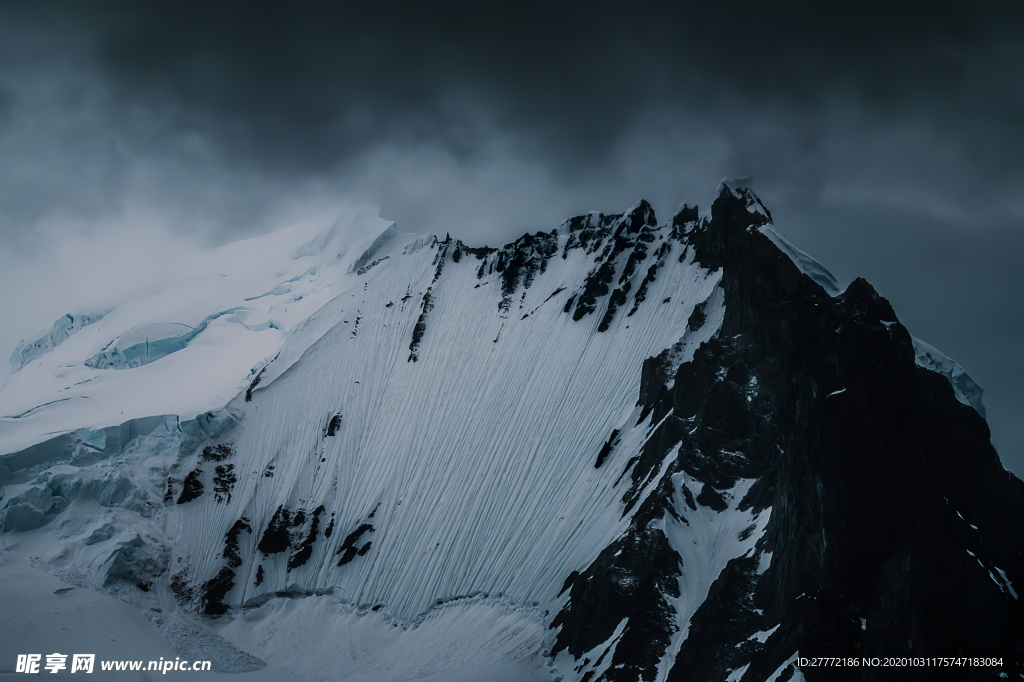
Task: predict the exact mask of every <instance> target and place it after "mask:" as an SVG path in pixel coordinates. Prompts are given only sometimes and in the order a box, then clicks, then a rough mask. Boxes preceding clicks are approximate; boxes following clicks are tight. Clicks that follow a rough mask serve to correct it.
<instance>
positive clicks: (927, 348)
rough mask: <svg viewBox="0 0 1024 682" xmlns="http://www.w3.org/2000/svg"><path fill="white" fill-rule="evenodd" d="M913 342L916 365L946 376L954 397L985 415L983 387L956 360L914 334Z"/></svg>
mask: <svg viewBox="0 0 1024 682" xmlns="http://www.w3.org/2000/svg"><path fill="white" fill-rule="evenodd" d="M910 338H911V339H912V340H913V342H914V360H915V362H916V363H917V365H918V366H920V367H924V368H925V369H929V370H931V371H933V372H938V373H939V374H941V375H943V376H944V377H946V379H948V380H949V383H950V384H951V385H952V386H953V392H954V393H955V394H956V399H957V400H959V401H960V402H961V403H963V404H964V405H967V406H969V407H973V408H974V409H975V411H977V413H978V414H980V415H981V416H982V417H984V416H985V405H984V404H982V402H981V396H982V394H983V393H984V389H982V388H981V386H979V385H978V384H977V383H975V381H974V379H972V378H971V377H970V376H969V375H968V374H967V372H965V371H964V368H963V367H961V366H960V363H958V362H957V361H956V360H953V359H952V358H950V357H949V356H947V355H945V354H944V353H943V352H942V351H940V350H938V349H937V348H935V347H934V346H931V345H929V344H927V343H925V342H924V341H922V340H921V339H919V338H917V337H916V336H913V335H912V336H911V337H910Z"/></svg>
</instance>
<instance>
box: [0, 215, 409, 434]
mask: <svg viewBox="0 0 1024 682" xmlns="http://www.w3.org/2000/svg"><path fill="white" fill-rule="evenodd" d="M391 228H392V223H390V222H388V221H385V220H382V219H380V218H379V217H378V215H377V211H376V209H372V208H369V207H359V208H355V209H352V210H350V211H348V212H346V213H343V214H342V215H340V216H338V217H330V218H320V219H316V220H312V221H309V222H307V223H303V224H300V225H296V226H294V227H291V228H288V229H285V230H281V231H278V232H274V233H271V234H268V235H264V236H261V237H256V238H253V239H249V240H246V241H243V242H238V243H235V244H229V245H227V246H224V247H221V248H218V249H213V250H211V251H208V252H206V253H204V254H202V255H200V256H198V257H195V258H194V259H193V260H190V261H188V262H185V263H181V264H180V267H179V268H178V270H179V275H178V276H177V277H176V278H174V279H172V280H170V281H164V282H157V283H154V284H152V285H150V286H148V287H146V288H143V289H141V290H139V291H136V292H129V293H126V295H125V297H124V299H123V300H121V301H115V302H106V303H105V304H104V305H100V306H97V308H99V309H108V308H109V310H108V312H107V313H106V314H105V315H104V316H103V317H102V318H101V319H99V320H96V321H92V322H91V323H89V324H87V326H85V325H84V324H83V325H82V326H80V327H77V328H74V329H73V331H74V332H75V333H74V334H73V335H69V334H68V333H67V330H64V329H63V326H61V321H62V320H67V319H68V318H67V317H65V318H61V320H58V321H57V322H56V323H54V331H53V332H52V333H51V334H50V337H54V338H53V339H50V341H48V342H45V343H44V344H43V345H44V346H46V348H45V349H44V350H45V352H40V354H38V355H36V356H34V357H32V358H31V359H29V360H28V361H27V362H26V363H25V364H24V365H23V366H22V367H20V369H18V370H17V371H15V372H14V373H13V374H12V375H11V376H10V377H8V379H7V380H6V381H5V383H4V386H3V388H2V389H0V454H3V453H10V452H16V451H18V450H21V449H22V448H25V447H27V446H29V445H32V444H35V443H38V442H40V441H41V440H44V439H45V438H46V437H47V436H49V435H53V434H58V433H62V432H65V431H70V430H73V429H79V428H89V429H96V428H99V427H104V426H113V425H115V424H120V423H123V422H125V421H128V420H130V419H135V418H140V417H149V416H153V415H179V416H180V417H181V418H182V419H191V418H193V417H195V416H196V415H197V414H200V413H202V412H205V411H207V410H210V409H216V408H219V407H223V406H224V405H225V404H226V403H227V402H228V401H229V400H231V398H233V397H234V396H235V395H237V394H238V392H239V390H241V389H242V388H244V387H245V386H246V385H247V384H248V382H249V381H250V380H251V379H252V377H251V376H250V374H251V372H252V370H253V368H257V367H258V366H260V365H261V364H262V363H265V362H266V361H268V360H269V359H270V358H272V357H273V356H274V354H275V353H277V351H278V350H279V349H280V348H281V345H282V344H283V343H284V340H285V338H286V336H287V335H288V334H289V333H290V332H291V331H292V330H293V329H294V328H295V326H296V325H298V324H300V323H302V322H304V321H305V320H306V319H307V318H308V317H309V316H310V315H311V314H312V313H314V312H315V311H316V310H318V309H319V308H320V307H322V306H323V305H324V304H325V303H327V301H329V300H330V299H331V298H333V297H334V296H336V295H337V294H338V293H340V292H339V290H338V287H339V284H342V282H340V281H339V280H340V279H343V278H344V276H345V273H346V271H347V269H348V267H349V266H351V265H352V264H353V263H355V262H356V261H357V260H358V259H359V258H360V257H361V256H362V254H363V253H364V252H365V251H366V250H367V248H368V247H369V246H370V245H371V244H372V243H373V241H374V240H376V239H378V238H379V237H381V236H382V235H385V234H394V230H393V229H391ZM389 229H390V230H391V231H390V232H389ZM310 244H312V245H313V246H309V245H310ZM318 248H319V250H318ZM299 254H301V255H299ZM261 295H262V296H261ZM77 317H78V318H81V316H77ZM204 321H207V322H206V326H205V328H204V329H203V331H202V332H200V333H199V334H198V335H196V336H195V337H194V338H192V339H191V340H190V341H189V342H188V343H187V345H184V346H183V347H182V348H181V349H180V350H178V351H177V352H173V353H170V354H169V355H166V356H164V357H162V358H160V361H159V362H152V363H151V364H146V365H145V366H141V367H137V368H135V369H133V370H131V371H111V370H110V369H96V368H93V367H89V366H87V365H86V362H87V361H88V360H89V359H90V358H94V357H96V356H98V355H99V354H100V353H102V352H103V351H108V353H112V352H113V349H114V348H120V349H121V350H124V349H126V348H128V347H130V346H133V345H137V344H140V343H141V344H143V345H145V344H146V343H147V342H149V343H156V342H159V341H161V340H164V339H168V338H172V337H174V336H178V335H180V334H183V333H187V332H188V331H190V330H192V329H194V328H196V327H199V326H200V325H202V324H203V323H204ZM64 326H67V325H64ZM58 327H60V328H58ZM47 338H49V337H47ZM47 343H48V344H49V345H47ZM16 356H19V357H24V349H23V350H22V353H21V354H20V355H19V354H18V353H16ZM13 360H14V358H12V361H13Z"/></svg>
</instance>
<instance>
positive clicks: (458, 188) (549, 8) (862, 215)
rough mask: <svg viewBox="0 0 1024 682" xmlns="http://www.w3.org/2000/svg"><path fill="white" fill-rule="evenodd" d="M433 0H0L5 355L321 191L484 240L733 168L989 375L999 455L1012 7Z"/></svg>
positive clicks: (1011, 316) (838, 270)
mask: <svg viewBox="0 0 1024 682" xmlns="http://www.w3.org/2000/svg"><path fill="white" fill-rule="evenodd" d="M437 4H438V3H424V2H416V3H379V2H375V3H366V2H363V3H349V4H348V6H344V5H342V4H341V3H332V4H331V5H330V6H328V5H327V4H326V3H324V4H318V3H262V2H252V1H247V2H237V3H232V2H217V3H208V2H183V1H181V0H177V1H175V2H147V3H129V2H121V3H103V2H90V3H67V4H59V3H30V2H23V3H17V2H8V3H3V4H2V5H0V286H2V288H3V290H4V291H5V292H7V295H6V296H3V297H0V315H2V317H0V319H2V323H0V346H2V348H3V355H4V356H5V357H6V355H7V354H8V353H9V352H10V351H11V350H12V349H13V347H14V345H15V344H16V343H17V341H18V339H20V338H22V337H23V336H25V335H27V334H31V333H33V332H34V331H36V330H37V328H39V327H41V326H44V325H47V324H49V323H50V322H52V321H53V319H55V318H56V317H57V316H59V315H61V314H63V313H64V312H66V311H67V310H72V309H76V308H79V307H81V306H87V305H88V304H89V303H90V301H92V300H99V299H101V298H105V297H107V296H109V295H110V293H111V292H115V291H117V290H118V289H119V288H122V287H130V286H131V285H132V283H133V282H137V281H139V279H140V278H142V277H145V276H147V275H148V274H151V273H152V272H153V271H154V270H156V269H159V267H160V266H161V264H163V263H166V262H167V261H168V258H167V256H168V255H169V254H187V253H189V252H190V251H192V250H194V249H198V248H203V247H206V246H209V245H213V244H220V243H224V242H228V241H233V240H236V239H239V238H243V237H248V236H252V235H255V234H260V233H263V232H266V231H268V230H270V229H273V228H275V227H281V226H284V225H288V224H292V223H295V222H298V221H300V220H303V219H306V218H309V217H312V216H314V215H318V214H321V213H323V212H325V211H328V210H332V209H334V208H336V207H338V206H340V205H344V204H347V203H352V202H369V203H373V204H376V205H378V206H380V207H381V213H382V215H383V217H385V218H388V219H392V220H395V221H397V222H398V224H399V226H400V227H401V228H402V229H404V230H406V231H410V232H418V233H423V232H437V233H441V234H444V233H445V232H450V233H451V234H452V235H454V236H457V237H459V238H461V239H463V240H464V241H466V242H467V243H471V244H484V243H488V244H499V243H503V242H506V241H510V240H512V239H514V238H515V237H517V236H519V235H520V234H522V233H523V232H525V231H535V230H539V229H544V230H550V229H551V228H553V227H555V226H557V224H558V223H560V222H561V220H562V219H563V218H565V217H567V216H570V215H575V214H579V213H582V212H585V211H588V210H600V211H604V212H617V211H621V210H623V209H625V208H626V207H628V206H629V205H631V204H633V203H634V202H635V201H636V200H637V199H639V198H640V197H645V198H647V199H648V200H650V201H651V202H652V204H653V205H654V207H655V209H656V211H657V212H658V215H659V217H660V219H661V220H666V219H667V218H669V217H670V216H671V214H672V212H673V211H674V210H675V209H676V207H677V206H678V205H679V204H680V203H681V202H683V201H686V202H688V203H690V204H691V205H692V204H694V203H697V204H699V205H700V206H701V207H702V208H706V207H707V206H708V204H709V202H710V200H711V199H712V198H713V196H714V190H715V187H716V185H717V183H718V181H719V180H720V179H721V178H722V177H723V176H746V175H752V176H754V190H755V191H756V192H757V193H758V194H759V195H760V196H761V198H762V199H763V200H764V202H765V203H766V204H767V205H768V206H769V208H770V209H771V210H772V214H773V216H774V218H775V222H776V226H777V228H778V229H779V231H780V232H781V233H782V234H784V235H786V236H787V237H788V238H789V239H790V240H791V241H792V242H794V243H795V244H796V245H798V246H800V247H801V248H802V249H803V250H805V251H807V252H808V253H810V254H811V255H813V256H815V257H816V258H818V259H819V260H820V261H821V262H822V263H823V264H825V265H826V267H828V268H829V269H831V270H832V271H833V273H835V274H836V276H837V277H838V279H840V281H841V283H842V284H846V283H848V282H849V281H851V280H852V279H853V278H854V277H857V276H864V277H866V278H867V279H868V280H869V281H870V282H871V283H872V284H874V286H875V287H876V288H877V289H878V290H879V291H880V292H881V293H882V295H884V296H886V297H887V298H889V299H890V300H891V301H892V303H893V305H894V307H895V309H896V311H897V314H898V315H899V316H900V319H901V320H902V321H903V322H904V324H906V325H907V326H908V327H909V328H910V330H911V332H912V333H914V334H915V335H917V336H919V337H921V338H923V339H925V340H927V341H928V342H930V343H931V344H932V345H934V346H936V347H937V348H939V349H941V350H943V351H944V352H946V353H947V354H949V355H951V356H952V357H954V358H955V359H957V360H958V361H959V362H960V363H961V364H962V365H963V366H964V367H965V368H966V369H967V371H968V372H969V373H970V374H971V375H972V376H973V377H974V378H975V379H976V380H977V381H978V382H979V383H980V384H981V385H982V386H983V387H984V388H985V389H986V393H985V403H986V405H987V407H988V413H989V423H990V425H991V427H992V431H993V440H994V442H995V444H996V447H997V449H998V450H999V452H1000V455H1001V457H1002V459H1003V461H1004V464H1005V465H1006V466H1007V467H1008V468H1010V469H1011V470H1014V471H1015V472H1016V473H1017V474H1018V475H1021V476H1024V393H1022V391H1021V390H1020V387H1021V385H1022V384H1024V302H1022V298H1024V275H1022V269H1021V263H1022V260H1024V33H1022V29H1021V27H1022V26H1024V5H1022V4H1021V3H1020V2H1013V3H1011V2H1006V3H1000V2H986V3H962V6H961V7H960V8H959V9H956V8H949V7H946V6H945V5H948V4H951V3H934V2H930V3H918V2H902V3H892V2H886V3H873V2H857V3H848V5H849V6H848V8H846V9H838V8H835V7H831V6H830V5H831V4H834V3H812V2H799V3H790V4H787V5H785V6H780V5H779V3H765V2H736V1H732V2H729V3H716V2H707V1H704V2H701V3H674V4H673V5H672V6H671V8H667V7H664V6H660V5H655V4H650V3H638V2H632V3H616V4H612V3H601V2H590V3H564V4H553V3H550V2H538V3H528V2H515V3H509V4H508V5H507V6H506V8H505V9H503V10H502V9H495V8H494V7H493V6H492V3H479V2H474V3H443V4H444V7H442V8H439V7H436V6H435V5H437ZM981 6H983V8H981V9H980V8H979V7H981ZM0 374H2V373H0Z"/></svg>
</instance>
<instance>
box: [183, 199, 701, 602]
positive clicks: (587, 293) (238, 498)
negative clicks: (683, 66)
mask: <svg viewBox="0 0 1024 682" xmlns="http://www.w3.org/2000/svg"><path fill="white" fill-rule="evenodd" d="M645 211H649V207H646V206H644V207H640V206H638V207H635V208H634V210H633V211H631V212H629V213H627V214H626V215H624V216H622V217H619V216H615V217H613V219H610V220H609V219H606V218H605V217H603V216H599V215H594V216H587V217H585V218H584V219H583V220H582V221H580V222H579V223H578V224H566V225H563V226H562V228H560V229H559V230H558V231H556V232H554V233H551V234H539V235H533V236H530V237H528V238H525V239H524V240H521V241H520V242H517V243H516V244H514V245H510V246H509V247H506V249H503V250H501V251H496V252H490V253H487V252H483V251H477V252H473V251H471V250H469V249H466V248H465V247H464V246H463V245H461V244H459V243H458V242H434V241H430V242H428V241H424V240H422V239H420V238H416V237H411V236H410V237H403V238H402V239H396V240H394V242H393V245H392V246H391V247H390V248H389V249H385V250H382V251H381V252H379V253H378V254H377V255H376V256H375V257H374V259H373V260H372V261H371V263H372V262H374V261H376V262H377V264H376V265H374V266H373V267H372V268H370V269H369V270H366V271H364V272H363V274H359V271H358V270H357V271H356V273H354V275H352V276H351V280H350V284H348V286H347V288H345V289H344V290H343V291H342V292H341V293H340V295H338V296H337V297H336V298H335V299H333V300H332V301H331V302H330V303H328V304H327V305H326V306H324V307H323V308H322V309H321V310H319V311H318V312H317V314H315V315H314V316H313V317H311V318H310V320H309V321H308V322H307V323H306V324H305V325H303V326H302V327H301V328H299V329H297V330H296V332H295V333H294V334H293V335H292V337H291V338H290V339H289V340H288V342H287V343H286V344H285V346H284V348H283V349H282V352H281V355H280V356H279V357H278V359H277V360H275V361H274V362H273V363H271V364H270V365H269V366H268V367H267V371H266V373H265V374H264V375H263V376H262V378H261V381H260V383H259V385H258V386H257V387H255V389H254V390H253V391H252V393H251V402H248V403H246V402H244V401H241V400H240V401H237V402H236V403H233V404H232V409H237V410H238V411H239V412H240V414H241V415H242V416H241V420H240V425H239V427H238V428H237V429H236V430H235V431H233V432H231V433H229V434H225V435H224V436H223V440H225V441H227V440H230V441H231V443H232V448H233V451H234V454H232V455H231V456H230V457H227V458H225V459H224V461H223V463H214V462H210V463H207V462H204V461H202V456H200V457H199V458H198V459H197V460H195V462H194V464H193V463H192V462H189V463H187V464H184V465H183V468H182V469H181V473H180V474H178V475H179V476H184V474H187V473H188V474H189V475H191V474H190V473H189V472H190V471H192V472H196V473H195V476H194V477H193V479H192V480H193V481H194V482H196V483H201V484H202V486H203V489H204V490H205V491H206V493H205V494H203V495H201V496H199V497H198V498H196V499H195V500H194V501H191V502H189V503H188V504H184V505H180V506H179V508H178V509H176V510H175V515H176V516H179V517H180V521H176V522H178V523H180V527H181V536H180V540H179V542H178V546H179V547H180V550H179V553H180V554H179V555H180V556H181V559H182V563H181V566H183V567H187V569H188V571H189V575H191V576H192V578H193V580H197V579H198V580H199V581H200V582H202V581H204V580H208V579H209V578H211V577H213V576H215V575H218V574H219V572H220V571H221V570H222V567H223V566H224V565H225V562H224V558H223V557H222V548H223V546H224V538H225V534H226V533H227V532H228V530H229V529H230V528H231V527H232V525H233V524H234V523H236V521H237V520H239V519H241V518H243V517H244V518H245V519H247V520H248V521H247V524H248V526H249V527H250V528H251V532H245V533H243V534H242V536H241V538H240V540H239V542H240V545H239V551H240V556H243V557H246V559H245V560H243V561H242V563H241V565H239V566H237V567H233V570H234V575H233V577H232V578H231V586H230V589H229V591H228V592H225V593H224V594H223V595H222V596H221V598H222V599H223V600H224V601H225V602H226V603H235V604H238V603H245V602H247V601H248V600H250V599H253V598H257V597H259V596H260V595H264V594H267V593H272V592H275V591H281V590H284V589H286V588H287V589H294V588H295V587H298V588H300V589H301V590H304V591H307V592H314V591H316V590H318V589H320V590H322V589H326V588H328V587H330V588H332V589H333V594H334V595H335V596H336V597H342V598H343V599H345V600H346V601H349V602H351V603H354V604H370V605H381V607H382V608H384V609H386V611H387V613H388V614H390V615H391V616H392V617H395V618H398V619H402V620H405V621H409V620H412V619H414V618H416V617H417V616H418V615H419V614H422V613H424V612H426V611H427V610H428V609H430V608H431V607H433V606H435V605H436V604H438V603H439V602H447V601H449V600H453V599H459V598H463V597H466V596H468V595H477V594H484V595H489V596H490V597H492V598H495V599H501V600H504V601H507V602H509V603H512V604H521V605H535V606H537V607H538V608H540V609H541V610H546V609H549V608H551V607H552V606H553V604H554V601H555V599H556V597H557V593H558V591H559V589H560V587H561V586H562V583H563V582H564V580H565V576H566V575H567V574H568V573H569V572H570V571H572V570H575V569H578V568H580V567H581V566H583V565H585V564H586V562H587V561H588V560H589V559H590V558H592V557H593V556H594V555H595V554H596V552H598V551H599V550H600V548H601V547H603V546H604V545H605V544H607V543H608V542H609V541H610V540H611V539H612V538H613V537H614V536H615V535H616V534H617V533H618V532H620V531H621V530H622V529H623V528H624V522H623V521H622V520H621V517H622V512H621V508H620V506H619V504H618V498H619V497H621V495H622V494H623V492H624V490H622V489H620V488H618V487H617V485H616V484H617V482H618V479H619V478H620V474H621V473H622V468H623V467H624V466H625V465H626V463H627V462H628V461H629V459H630V457H631V456H632V455H633V454H634V453H635V451H636V449H638V448H639V447H640V445H641V444H642V439H643V433H644V425H641V426H640V427H638V428H637V429H635V430H634V429H633V426H634V425H635V424H637V422H638V421H642V420H640V419H639V412H638V408H637V407H636V397H637V396H636V387H637V386H638V384H639V381H640V373H641V369H642V359H643V358H646V357H648V356H650V355H654V354H657V353H658V352H660V351H662V350H663V349H665V348H667V347H670V346H672V345H673V343H675V342H676V341H678V340H679V338H680V336H681V334H682V331H683V330H685V329H686V324H687V321H688V320H689V318H690V316H691V314H692V313H693V311H694V309H695V307H696V306H697V305H698V304H700V303H702V302H704V301H706V300H708V299H709V298H710V297H711V296H712V294H713V292H714V290H715V285H716V283H717V281H718V278H717V276H716V275H712V274H710V273H708V272H706V271H705V270H703V269H702V268H700V267H698V266H696V265H694V264H692V262H691V261H690V260H689V258H688V257H687V255H686V254H684V249H683V247H682V245H681V244H680V243H678V242H677V241H674V240H672V239H671V238H670V236H669V230H667V229H658V228H655V227H654V226H653V225H650V224H648V223H649V222H653V220H652V216H649V215H647V214H645ZM645 254H646V255H645ZM384 256H387V259H386V260H385V259H384ZM680 259H681V261H680ZM641 262H643V264H644V266H645V267H643V268H640V267H637V266H638V265H639V264H640V263H641ZM669 263H671V265H672V266H673V267H667V266H666V265H667V264H669ZM659 264H660V265H659ZM652 268H653V269H654V272H653V273H652V272H651V269H652ZM645 282H646V286H645V294H646V296H645V300H643V301H639V302H637V301H636V300H635V299H634V300H624V301H620V300H619V298H620V297H618V296H617V295H616V293H615V292H622V291H629V290H637V289H639V288H640V286H641V285H642V284H643V283H645ZM612 289H614V290H615V291H614V292H612ZM609 292H611V293H609ZM621 298H622V299H625V298H626V297H625V295H621ZM617 301H619V302H618V304H617V305H618V309H617V310H616V309H615V306H616V302H617ZM634 303H636V306H635V309H631V308H630V306H632V305H633V304H634ZM610 309H611V311H612V312H611V313H609V310H610ZM567 311H568V312H567ZM574 318H576V319H574ZM713 331H714V330H713V329H707V330H706V332H705V338H706V337H707V336H708V335H710V334H711V333H713ZM648 426H649V425H648ZM614 430H618V431H619V432H620V433H622V434H623V436H622V440H623V446H622V447H617V448H615V450H614V451H613V453H612V454H611V456H610V457H609V459H608V461H607V463H606V465H605V466H603V467H602V468H600V469H598V468H596V467H595V463H596V461H597V459H598V456H599V453H600V452H601V450H602V445H603V444H604V443H605V441H607V440H608V439H609V437H610V436H611V434H612V431H614ZM224 467H233V468H232V472H233V473H232V475H233V477H234V481H233V482H232V483H231V490H230V494H225V495H220V496H218V495H215V494H211V488H212V489H213V490H216V489H217V486H218V485H219V484H218V483H217V482H216V479H217V476H218V474H217V471H218V470H223V468H224ZM178 485H179V484H178V480H176V481H175V483H174V494H175V496H177V495H178V491H179V489H184V488H183V487H184V486H185V485H186V484H185V483H182V484H181V485H182V486H183V487H182V488H179V487H178ZM620 485H621V484H620ZM199 519H202V522H198V520H199ZM214 519H216V521H213V520H214ZM328 529H330V530H328ZM328 533H330V535H329V536H328ZM174 562H177V557H175V558H174ZM183 570H184V569H183ZM225 575H226V574H225ZM224 584H225V585H226V584H227V583H226V582H225V583H224ZM200 602H201V600H200V601H199V602H197V603H200ZM209 603H210V599H209V597H207V601H206V602H205V604H207V605H208V604H209ZM203 608H206V606H204V607H203Z"/></svg>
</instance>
